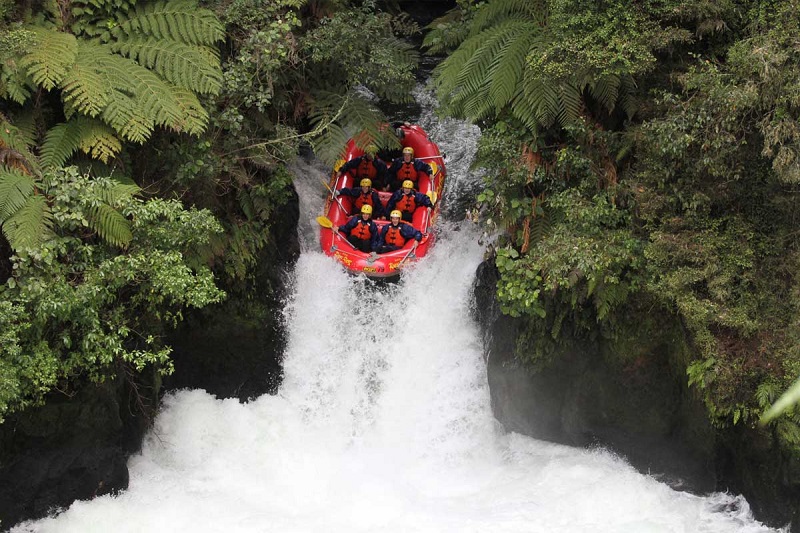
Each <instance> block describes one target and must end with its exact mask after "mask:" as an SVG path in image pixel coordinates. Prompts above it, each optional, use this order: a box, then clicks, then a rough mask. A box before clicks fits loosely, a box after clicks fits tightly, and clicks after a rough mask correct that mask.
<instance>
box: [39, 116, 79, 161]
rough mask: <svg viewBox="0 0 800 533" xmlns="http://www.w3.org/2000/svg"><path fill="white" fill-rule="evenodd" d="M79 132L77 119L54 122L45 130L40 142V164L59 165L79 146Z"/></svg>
mask: <svg viewBox="0 0 800 533" xmlns="http://www.w3.org/2000/svg"><path fill="white" fill-rule="evenodd" d="M80 141H81V138H80V132H79V128H78V127H77V120H74V119H73V120H70V121H69V122H64V123H61V124H56V125H55V126H53V127H52V128H50V129H49V130H48V131H47V134H45V137H44V143H43V144H42V152H41V153H42V155H41V157H42V165H43V166H44V167H60V166H62V165H63V164H64V163H65V162H66V161H67V159H69V158H70V157H71V156H72V154H74V153H75V150H77V149H78V147H79V146H80Z"/></svg>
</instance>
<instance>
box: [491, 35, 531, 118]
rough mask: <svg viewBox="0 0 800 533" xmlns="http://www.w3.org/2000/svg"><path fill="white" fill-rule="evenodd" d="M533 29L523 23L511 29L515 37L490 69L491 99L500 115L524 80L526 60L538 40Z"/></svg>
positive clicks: (505, 46)
mask: <svg viewBox="0 0 800 533" xmlns="http://www.w3.org/2000/svg"><path fill="white" fill-rule="evenodd" d="M533 29H534V28H533V27H531V25H530V24H527V23H521V24H519V25H517V27H516V28H511V29H510V31H512V32H514V35H512V36H511V38H510V39H509V40H508V41H506V43H505V45H504V46H503V47H502V48H501V49H500V50H499V51H498V53H497V55H496V56H495V58H494V59H493V60H492V64H491V66H490V67H489V78H490V79H491V83H490V85H489V99H490V100H491V102H492V103H493V104H494V107H495V110H496V112H498V113H499V112H500V110H501V109H502V108H503V107H505V106H506V105H508V104H509V103H510V102H511V100H512V98H514V95H515V94H516V91H517V87H518V86H519V84H520V82H521V80H522V74H523V72H524V71H525V58H526V56H527V55H528V51H529V49H530V46H531V43H532V41H533V40H534V39H536V34H535V33H534V32H533Z"/></svg>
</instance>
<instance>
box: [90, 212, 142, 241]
mask: <svg viewBox="0 0 800 533" xmlns="http://www.w3.org/2000/svg"><path fill="white" fill-rule="evenodd" d="M87 219H88V222H89V227H90V228H92V229H93V230H95V231H96V232H97V234H98V235H100V237H102V238H103V240H104V241H106V242H108V243H110V244H112V245H114V246H119V247H124V246H127V245H128V244H129V243H130V242H131V240H132V239H133V233H131V224H130V222H129V221H128V220H127V219H126V218H125V217H124V216H122V214H121V213H120V212H119V211H117V210H116V209H114V208H113V207H111V206H109V205H107V204H97V205H93V206H92V207H91V208H90V209H89V210H88V212H87Z"/></svg>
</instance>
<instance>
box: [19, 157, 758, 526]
mask: <svg viewBox="0 0 800 533" xmlns="http://www.w3.org/2000/svg"><path fill="white" fill-rule="evenodd" d="M298 165H299V166H298V167H297V168H296V169H295V170H296V171H298V170H300V171H302V172H301V173H302V174H303V175H304V176H303V177H301V178H299V179H298V183H297V188H298V191H299V192H300V196H301V217H303V220H301V233H302V234H303V235H302V236H303V238H302V242H303V246H304V248H305V250H304V252H303V254H302V255H301V257H300V259H299V262H298V264H297V266H296V269H295V273H294V279H293V287H294V291H293V296H292V298H291V300H290V302H288V304H287V308H286V324H287V328H288V334H289V342H288V346H287V349H286V355H285V360H284V371H285V377H284V381H283V384H282V386H281V388H280V390H279V392H278V394H277V395H275V396H269V395H265V396H262V397H260V398H258V399H256V400H254V401H251V402H249V403H247V404H240V403H239V402H238V401H236V400H217V399H215V398H214V397H212V396H210V395H208V394H207V393H205V392H203V391H199V390H194V391H180V392H177V393H174V394H171V395H169V396H167V398H166V399H165V402H164V405H163V408H162V410H161V412H160V414H159V415H158V417H157V419H156V422H155V427H154V428H153V430H152V431H151V433H150V434H149V435H148V437H147V438H146V441H145V444H144V447H143V450H142V452H141V454H139V455H137V456H135V457H133V458H131V460H130V461H129V465H128V466H129V469H130V473H131V479H130V487H129V489H128V490H127V491H125V492H124V493H122V494H121V495H118V496H103V497H100V498H96V499H95V500H93V501H91V502H76V503H74V504H73V505H72V506H71V507H70V508H69V509H68V510H66V511H65V512H63V513H61V514H60V515H58V516H56V517H54V518H48V519H45V520H41V521H38V522H30V523H26V524H21V525H19V526H18V527H17V528H15V529H13V530H12V531H14V532H33V531H36V532H58V533H71V532H75V533H87V532H103V533H105V532H112V531H113V532H148V533H152V532H192V533H200V532H226V533H237V532H242V533H244V532H276V533H294V532H297V533H301V532H303V533H307V532H325V533H327V532H334V533H336V532H342V533H345V532H346V533H360V532H364V533H366V532H398V533H399V532H403V533H409V532H426V533H427V532H430V533H434V532H435V533H449V532H453V533H455V532H458V533H464V532H476V533H477V532H490V533H503V532H520V533H522V532H524V533H562V532H563V533H723V532H724V533H728V532H740V533H752V532H764V531H771V530H770V529H769V528H766V527H764V526H762V525H761V524H759V523H758V522H756V521H754V520H753V519H752V516H751V515H750V512H749V508H748V505H747V502H745V501H744V500H743V499H742V498H741V497H734V496H730V495H725V494H715V495H712V496H708V497H698V496H693V495H690V494H688V493H684V492H677V491H674V490H672V489H671V488H669V487H668V486H666V485H664V484H662V483H660V482H657V481H656V480H654V479H653V478H651V477H649V476H646V475H642V474H639V473H637V472H636V471H635V470H634V469H633V468H632V467H630V466H629V465H628V464H627V463H625V462H624V461H623V460H621V459H619V458H617V457H615V456H614V455H612V454H610V453H608V452H606V451H603V450H582V449H576V448H570V447H566V446H561V445H555V444H549V443H545V442H541V441H537V440H534V439H530V438H527V437H523V436H520V435H517V434H506V433H504V432H503V431H502V429H501V428H499V427H498V424H497V423H496V421H495V420H494V418H493V417H492V414H491V408H490V401H489V391H488V384H487V379H486V368H485V364H484V359H483V354H482V346H481V342H480V338H479V332H478V328H477V325H476V324H475V323H474V321H473V320H472V318H471V306H472V305H473V303H472V302H473V299H472V295H471V292H472V283H473V280H474V276H475V270H476V268H477V266H478V264H479V263H480V261H481V258H482V252H483V250H482V247H481V246H480V245H479V244H478V233H477V229H476V228H474V227H473V226H471V225H470V224H468V223H461V224H452V223H451V224H443V225H442V227H441V233H440V235H439V239H438V241H437V244H436V246H435V247H434V248H433V250H432V253H431V254H429V255H428V256H427V257H426V258H425V260H424V261H421V262H419V263H418V264H417V265H415V266H414V267H413V268H412V269H410V270H409V271H408V272H407V273H406V274H405V275H404V276H403V280H402V281H401V282H400V283H399V284H395V285H391V284H389V285H383V284H374V283H373V282H371V281H369V280H366V279H364V278H355V277H352V276H350V275H348V274H346V273H345V272H344V271H343V270H342V269H341V268H340V267H339V266H338V265H337V264H336V263H334V262H333V260H332V259H330V258H328V257H325V256H324V255H323V254H322V253H321V252H319V251H317V250H318V244H317V243H316V242H315V238H314V234H315V233H316V231H317V229H316V228H314V227H312V226H311V224H310V222H311V221H312V220H313V216H314V215H315V214H316V213H319V212H320V211H321V198H322V196H323V191H322V190H321V189H322V186H321V184H319V186H317V185H316V184H318V183H319V180H320V178H322V179H324V178H325V173H324V171H322V170H319V169H318V167H316V166H315V165H307V166H303V164H298ZM456 167H457V165H455V164H454V165H452V166H451V165H448V168H449V169H450V170H451V172H453V169H454V168H456ZM451 177H452V178H453V180H452V181H451V182H450V183H449V187H452V184H454V183H457V176H451ZM448 194H451V192H448Z"/></svg>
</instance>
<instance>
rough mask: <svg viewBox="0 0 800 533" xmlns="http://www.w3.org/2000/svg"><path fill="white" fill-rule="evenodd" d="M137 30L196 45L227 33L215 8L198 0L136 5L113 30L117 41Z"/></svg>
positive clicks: (217, 39)
mask: <svg viewBox="0 0 800 533" xmlns="http://www.w3.org/2000/svg"><path fill="white" fill-rule="evenodd" d="M137 34H138V35H149V36H151V37H155V38H157V39H168V40H173V41H179V42H182V43H186V44H195V45H212V44H214V43H217V42H219V41H221V40H223V39H224V37H225V31H224V28H223V26H222V24H221V23H220V21H219V19H217V17H216V16H215V15H214V13H213V12H212V11H209V10H208V9H203V8H200V7H198V6H197V2H196V1H195V0H172V1H169V2H167V1H161V2H155V3H152V4H147V5H144V6H141V7H137V8H136V10H135V11H134V12H133V13H132V14H130V15H129V16H127V17H126V18H125V20H122V21H120V23H119V25H118V26H116V27H115V28H114V29H113V30H112V35H113V36H114V38H115V39H117V40H118V41H122V40H125V36H133V35H137Z"/></svg>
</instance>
